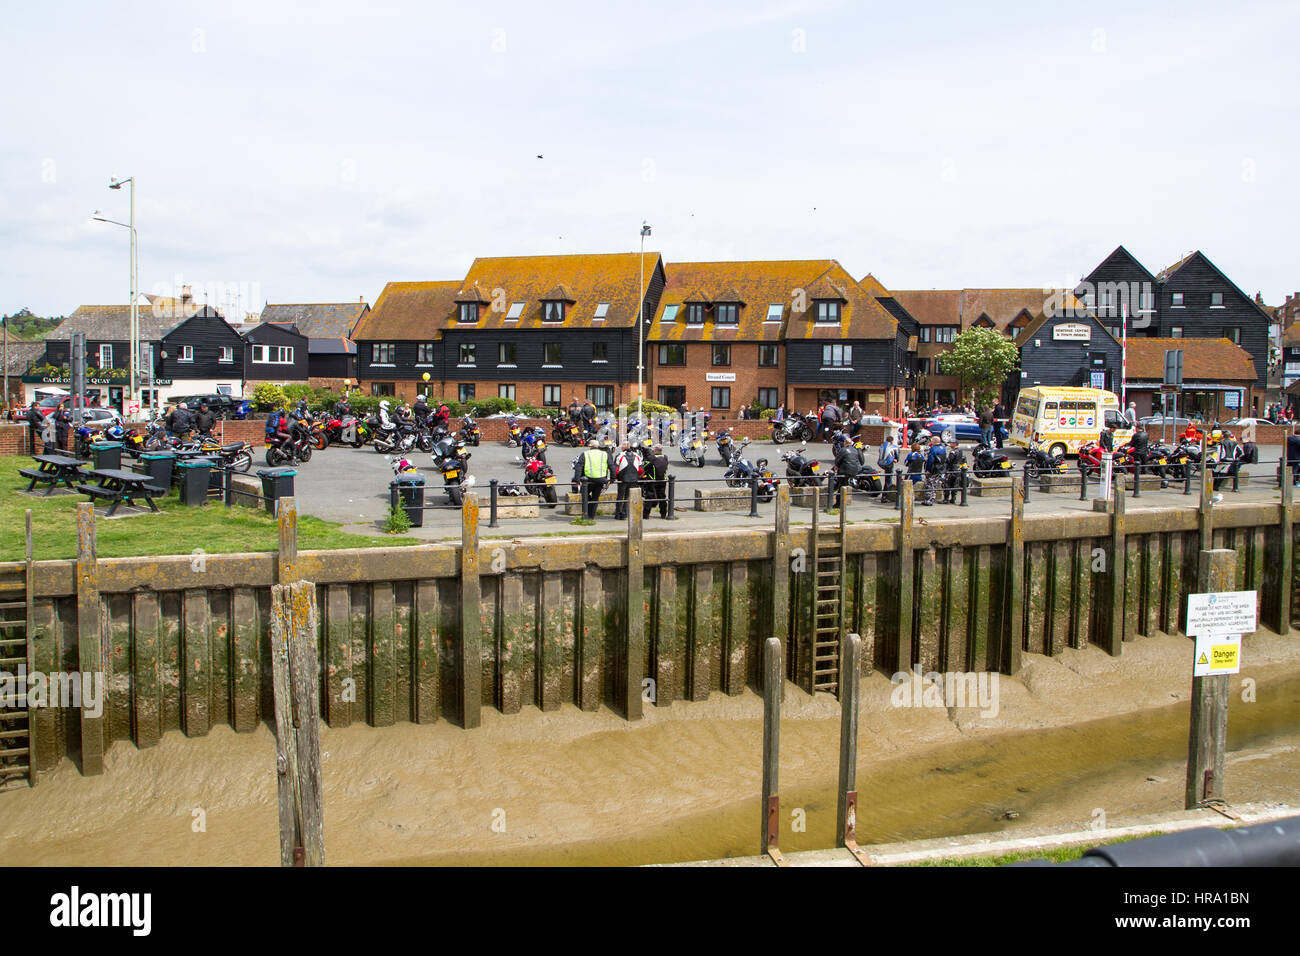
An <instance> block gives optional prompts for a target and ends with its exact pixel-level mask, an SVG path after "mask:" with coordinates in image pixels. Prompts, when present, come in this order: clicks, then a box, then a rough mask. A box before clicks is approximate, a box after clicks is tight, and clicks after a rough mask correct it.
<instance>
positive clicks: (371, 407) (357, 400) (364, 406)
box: [348, 395, 380, 418]
mask: <svg viewBox="0 0 1300 956" xmlns="http://www.w3.org/2000/svg"><path fill="white" fill-rule="evenodd" d="M348 402H349V403H350V404H351V405H352V411H353V413H354V414H356V415H360V416H361V417H362V418H364V417H365V416H367V415H369V414H370V413H371V412H373V411H376V410H377V409H378V408H379V402H380V398H379V397H378V396H376V395H353V396H352V397H351V398H349V399H348Z"/></svg>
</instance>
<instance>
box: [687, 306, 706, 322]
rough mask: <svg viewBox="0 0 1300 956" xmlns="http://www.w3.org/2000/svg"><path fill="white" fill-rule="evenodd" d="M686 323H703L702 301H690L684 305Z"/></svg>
mask: <svg viewBox="0 0 1300 956" xmlns="http://www.w3.org/2000/svg"><path fill="white" fill-rule="evenodd" d="M686 324H687V325H703V324H704V303H703V302H690V303H687V305H686Z"/></svg>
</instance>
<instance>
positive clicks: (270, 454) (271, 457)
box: [266, 448, 280, 468]
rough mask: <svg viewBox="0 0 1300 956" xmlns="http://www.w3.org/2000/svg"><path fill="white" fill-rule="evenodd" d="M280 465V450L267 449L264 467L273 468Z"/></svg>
mask: <svg viewBox="0 0 1300 956" xmlns="http://www.w3.org/2000/svg"><path fill="white" fill-rule="evenodd" d="M279 464H280V449H278V448H268V449H267V450H266V467H267V468H275V467H277V466H278V465H279Z"/></svg>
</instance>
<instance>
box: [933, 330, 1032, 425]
mask: <svg viewBox="0 0 1300 956" xmlns="http://www.w3.org/2000/svg"><path fill="white" fill-rule="evenodd" d="M1019 362H1020V354H1019V352H1018V350H1017V349H1016V345H1015V343H1014V342H1013V341H1011V339H1009V338H1008V337H1007V336H1005V335H1003V334H1002V333H1001V332H997V331H994V330H993V329H983V328H970V329H967V330H966V331H965V332H963V333H961V335H959V336H957V338H955V339H954V340H953V343H952V351H951V352H946V353H945V354H943V355H941V356H939V371H940V373H941V374H943V375H956V376H959V377H960V378H961V381H962V388H964V389H967V390H970V391H973V392H974V393H975V406H976V407H977V408H983V407H984V406H986V405H992V404H993V403H994V402H996V401H997V399H998V396H999V395H1000V394H1001V392H1002V384H1003V383H1004V382H1005V381H1006V380H1007V376H1008V375H1010V374H1011V373H1012V372H1013V371H1014V370H1015V368H1016V366H1017V365H1018V364H1019Z"/></svg>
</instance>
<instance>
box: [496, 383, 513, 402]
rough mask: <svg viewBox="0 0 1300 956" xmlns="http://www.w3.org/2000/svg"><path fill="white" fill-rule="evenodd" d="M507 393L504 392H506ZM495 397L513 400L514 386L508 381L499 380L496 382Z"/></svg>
mask: <svg viewBox="0 0 1300 956" xmlns="http://www.w3.org/2000/svg"><path fill="white" fill-rule="evenodd" d="M507 391H508V392H509V394H506V392H507ZM497 398H508V399H510V401H512V402H513V401H514V400H515V387H514V386H513V385H511V384H510V383H508V382H499V383H498V384H497Z"/></svg>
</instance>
